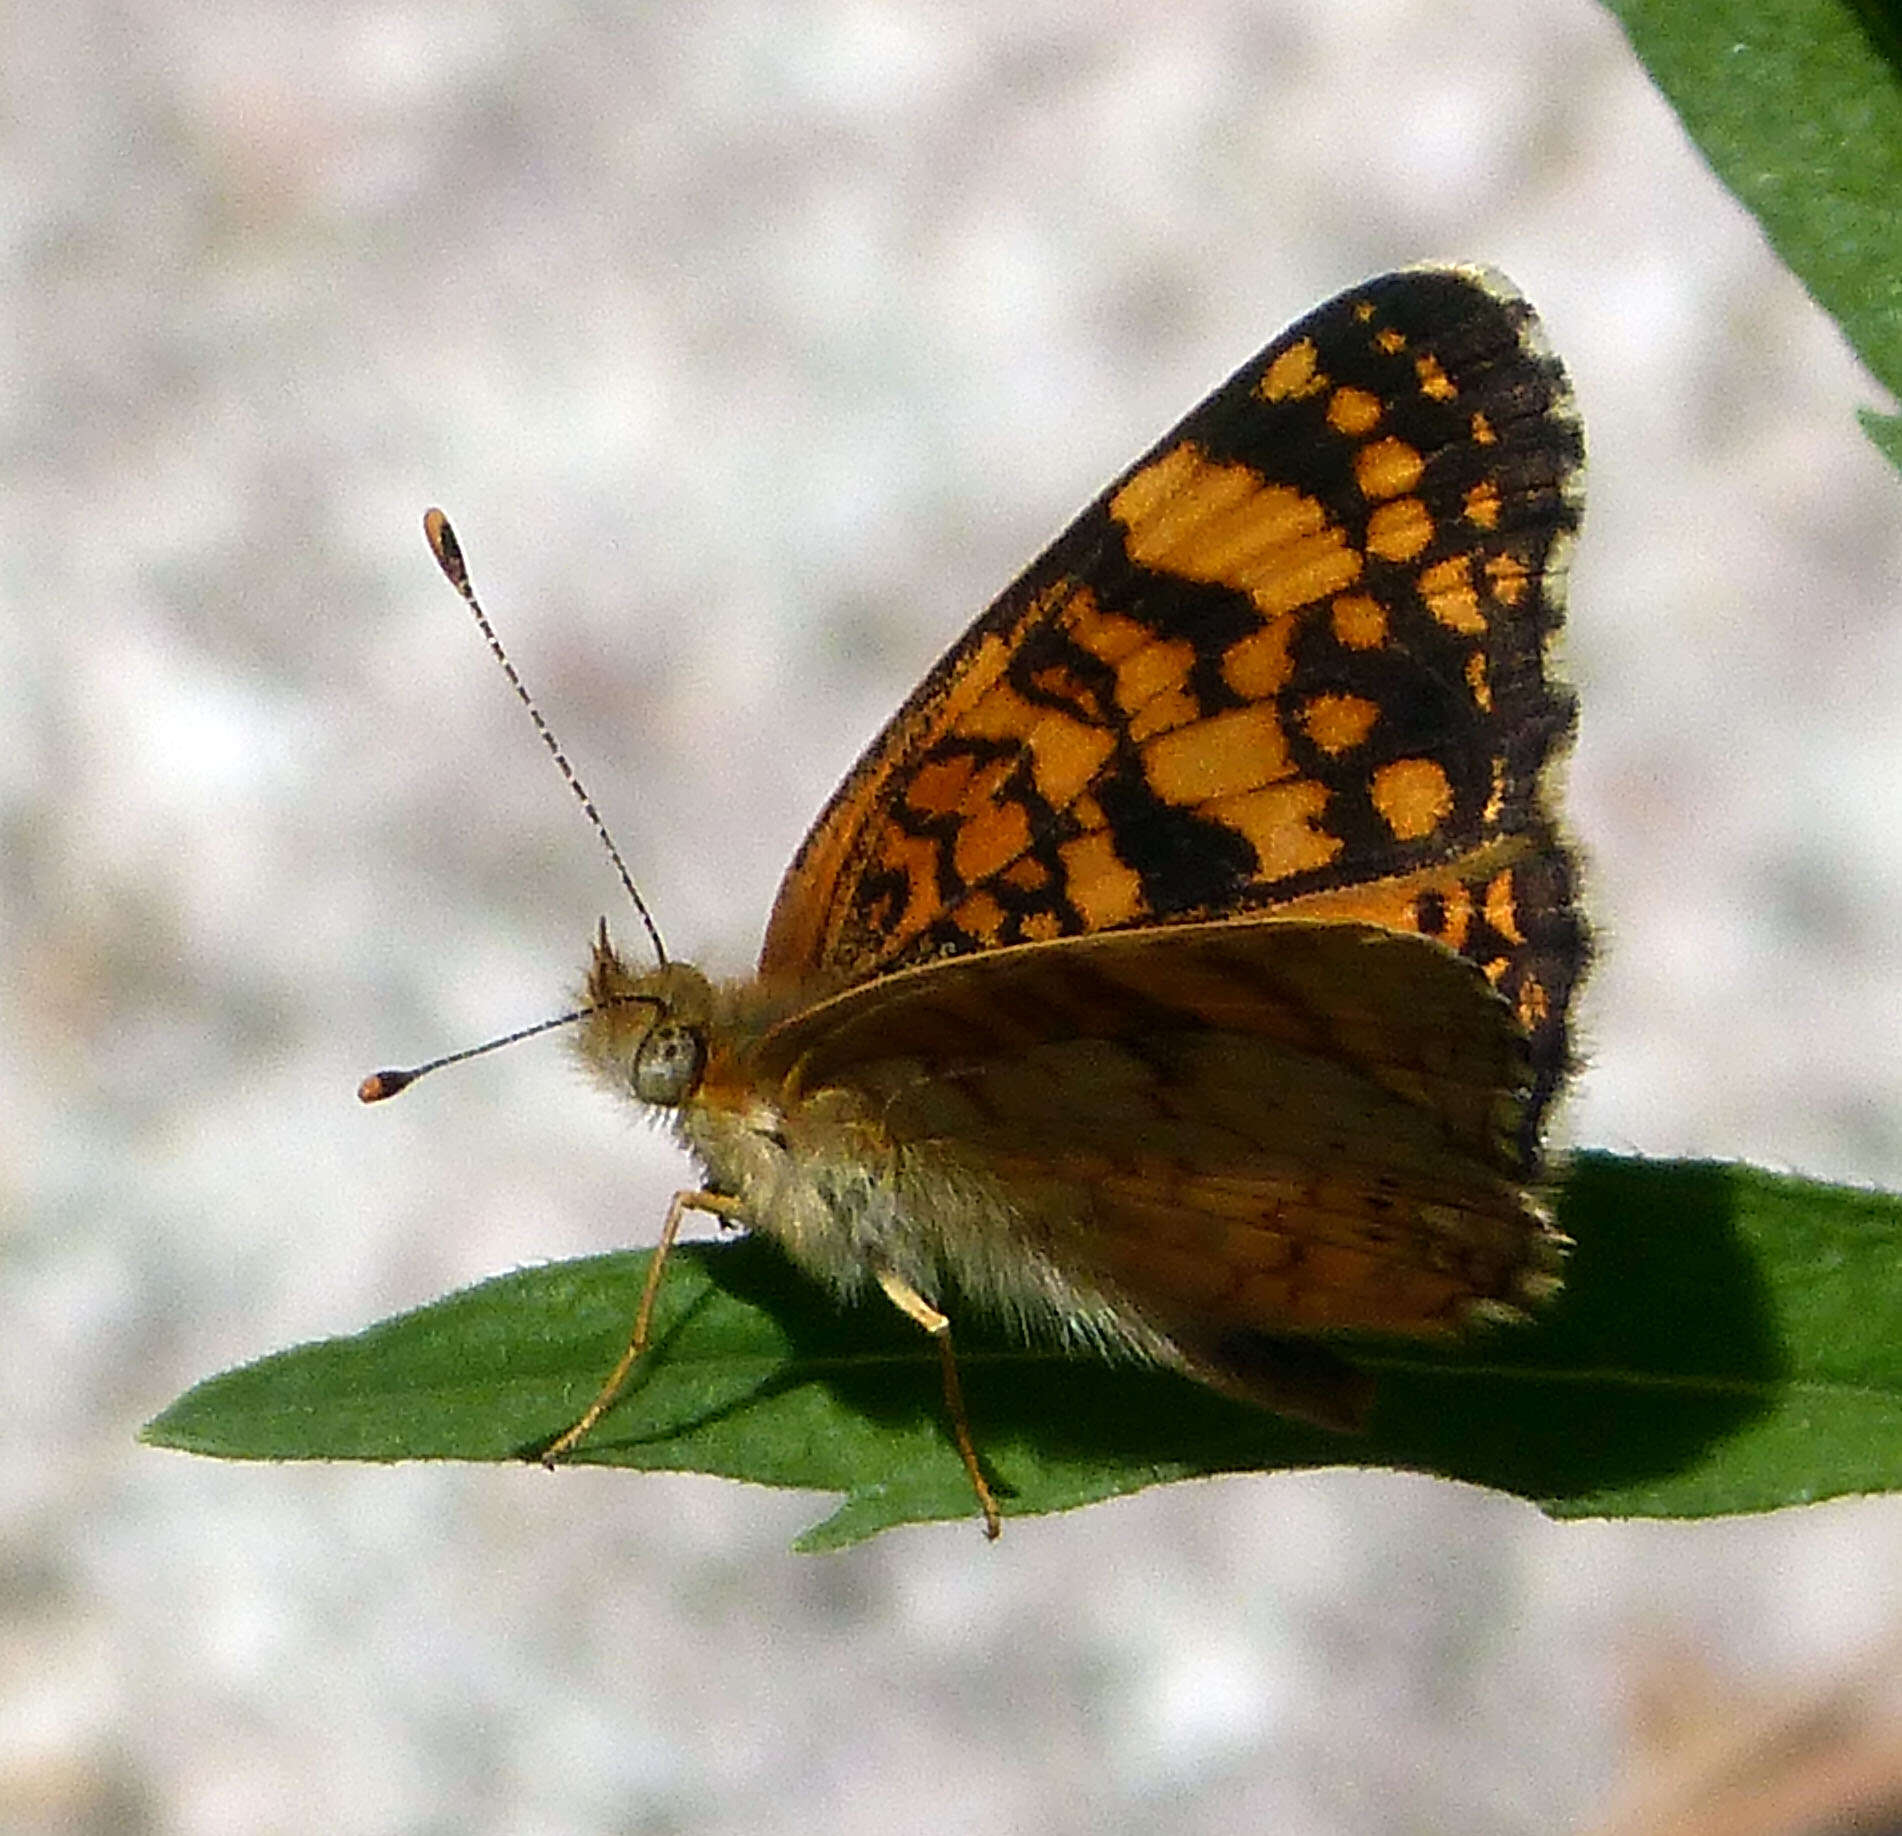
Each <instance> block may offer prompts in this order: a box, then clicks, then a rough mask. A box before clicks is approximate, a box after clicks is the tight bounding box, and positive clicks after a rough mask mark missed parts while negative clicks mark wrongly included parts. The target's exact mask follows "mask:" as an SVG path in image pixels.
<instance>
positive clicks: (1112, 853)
mask: <svg viewBox="0 0 1902 1836" xmlns="http://www.w3.org/2000/svg"><path fill="white" fill-rule="evenodd" d="M1057 853H1058V856H1059V858H1060V859H1061V860H1062V862H1063V890H1064V894H1065V896H1066V897H1067V898H1068V899H1069V901H1070V903H1071V904H1072V905H1073V906H1075V907H1076V910H1077V915H1078V916H1079V917H1080V918H1081V919H1082V920H1083V928H1084V929H1085V930H1088V931H1106V930H1109V929H1110V928H1111V927H1112V926H1114V925H1119V924H1128V923H1129V922H1130V920H1131V919H1133V918H1140V917H1141V916H1142V913H1143V883H1142V879H1141V877H1140V876H1139V875H1138V874H1137V873H1136V871H1135V869H1134V868H1131V867H1127V866H1125V865H1124V864H1123V861H1122V859H1121V858H1120V857H1119V856H1118V854H1117V852H1116V846H1115V843H1114V842H1113V841H1112V840H1111V839H1110V834H1109V831H1108V830H1107V829H1098V830H1096V831H1094V832H1093V833H1091V834H1088V835H1079V836H1078V837H1077V838H1076V839H1075V840H1074V841H1067V842H1065V843H1064V844H1063V846H1062V847H1061V848H1059V849H1058V850H1057Z"/></svg>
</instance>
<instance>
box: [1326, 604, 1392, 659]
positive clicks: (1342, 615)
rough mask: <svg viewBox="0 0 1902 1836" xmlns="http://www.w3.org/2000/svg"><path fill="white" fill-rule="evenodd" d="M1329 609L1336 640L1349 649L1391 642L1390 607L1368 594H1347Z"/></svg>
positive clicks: (1376, 646)
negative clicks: (1388, 611) (1388, 620)
mask: <svg viewBox="0 0 1902 1836" xmlns="http://www.w3.org/2000/svg"><path fill="white" fill-rule="evenodd" d="M1328 612H1329V614H1330V616H1331V617H1332V619H1333V622H1334V639H1335V642H1336V643H1338V644H1342V645H1345V646H1346V648H1347V649H1349V650H1378V649H1379V648H1380V647H1381V645H1382V644H1384V643H1386V641H1387V608H1386V607H1385V606H1383V605H1382V604H1381V603H1380V601H1379V600H1377V599H1370V598H1369V597H1368V596H1367V595H1366V594H1365V593H1343V594H1342V595H1341V596H1340V598H1339V599H1337V600H1335V602H1334V603H1333V605H1331V606H1330V607H1329V608H1328Z"/></svg>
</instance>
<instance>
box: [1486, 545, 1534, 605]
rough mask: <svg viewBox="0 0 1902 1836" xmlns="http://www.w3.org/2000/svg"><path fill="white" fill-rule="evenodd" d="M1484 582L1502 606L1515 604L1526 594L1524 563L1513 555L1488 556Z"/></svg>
mask: <svg viewBox="0 0 1902 1836" xmlns="http://www.w3.org/2000/svg"><path fill="white" fill-rule="evenodd" d="M1486 584H1487V585H1488V586H1489V587H1491V588H1492V594H1493V597H1494V598H1495V599H1496V600H1498V601H1499V603H1500V604H1501V605H1502V606H1508V607H1510V606H1516V605H1517V604H1518V603H1519V602H1520V600H1522V599H1524V598H1525V596H1526V568H1525V563H1524V562H1523V561H1521V560H1519V559H1518V558H1517V556H1514V555H1491V556H1488V558H1487V561H1486Z"/></svg>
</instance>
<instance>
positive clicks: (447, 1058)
mask: <svg viewBox="0 0 1902 1836" xmlns="http://www.w3.org/2000/svg"><path fill="white" fill-rule="evenodd" d="M594 1011H595V1010H594V1009H593V1008H592V1007H578V1008H576V1009H575V1011H574V1012H573V1013H571V1014H558V1015H557V1016H556V1017H555V1018H554V1019H553V1020H537V1021H536V1022H535V1024H534V1025H533V1026H525V1027H522V1028H521V1029H520V1030H519V1031H517V1032H513V1033H505V1034H504V1035H503V1036H502V1037H501V1038H500V1039H486V1040H484V1041H483V1042H482V1044H481V1045H479V1046H464V1047H463V1048H462V1050H461V1051H460V1052H445V1053H444V1054H443V1055H442V1057H441V1058H432V1059H431V1060H430V1061H429V1063H428V1064H426V1065H412V1066H411V1067H410V1068H409V1070H407V1071H372V1072H371V1073H370V1075H369V1076H368V1077H366V1078H365V1079H364V1080H363V1082H362V1083H360V1084H359V1085H358V1086H357V1101H358V1102H360V1103H381V1102H382V1101H383V1100H384V1098H385V1097H393V1096H395V1095H396V1093H397V1092H398V1091H399V1090H407V1089H408V1088H409V1087H410V1085H411V1084H413V1083H415V1081H416V1080H417V1079H418V1078H419V1077H427V1076H428V1075H429V1073H430V1072H432V1071H440V1070H441V1069H442V1068H443V1066H444V1065H459V1064H461V1063H462V1061H463V1060H464V1059H465V1058H480V1057H482V1056H483V1055H484V1054H485V1053H488V1052H499V1051H501V1049H502V1048H503V1047H504V1046H512V1045H519V1044H520V1043H521V1042H522V1041H523V1040H524V1039H533V1038H534V1037H535V1035H536V1034H537V1033H552V1032H553V1031H554V1030H555V1028H556V1027H558V1026H573V1025H574V1023H575V1022H576V1021H577V1020H585V1019H587V1017H588V1016H589V1015H590V1014H591V1013H593V1012H594Z"/></svg>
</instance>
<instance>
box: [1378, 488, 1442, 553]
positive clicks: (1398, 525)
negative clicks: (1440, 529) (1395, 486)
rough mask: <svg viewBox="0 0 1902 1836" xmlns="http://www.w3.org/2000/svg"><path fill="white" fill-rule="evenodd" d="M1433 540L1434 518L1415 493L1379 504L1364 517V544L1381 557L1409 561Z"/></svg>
mask: <svg viewBox="0 0 1902 1836" xmlns="http://www.w3.org/2000/svg"><path fill="white" fill-rule="evenodd" d="M1432 540H1433V518H1432V517H1431V516H1429V515H1428V514H1427V507H1426V505H1425V504H1423V503H1421V501H1420V500H1419V499H1418V498H1417V497H1399V498H1396V499H1394V501H1393V502H1392V503H1390V504H1382V505H1381V506H1380V508H1379V509H1378V510H1376V511H1375V512H1374V513H1373V515H1372V516H1370V517H1369V518H1368V519H1367V546H1368V548H1369V549H1370V550H1371V551H1372V552H1373V553H1374V554H1376V555H1378V556H1379V557H1380V558H1381V559H1382V560H1383V561H1411V560H1412V559H1413V558H1414V556H1415V555H1417V554H1419V552H1420V551H1421V550H1422V549H1423V548H1425V547H1426V545H1427V544H1428V543H1429V542H1430V541H1432Z"/></svg>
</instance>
